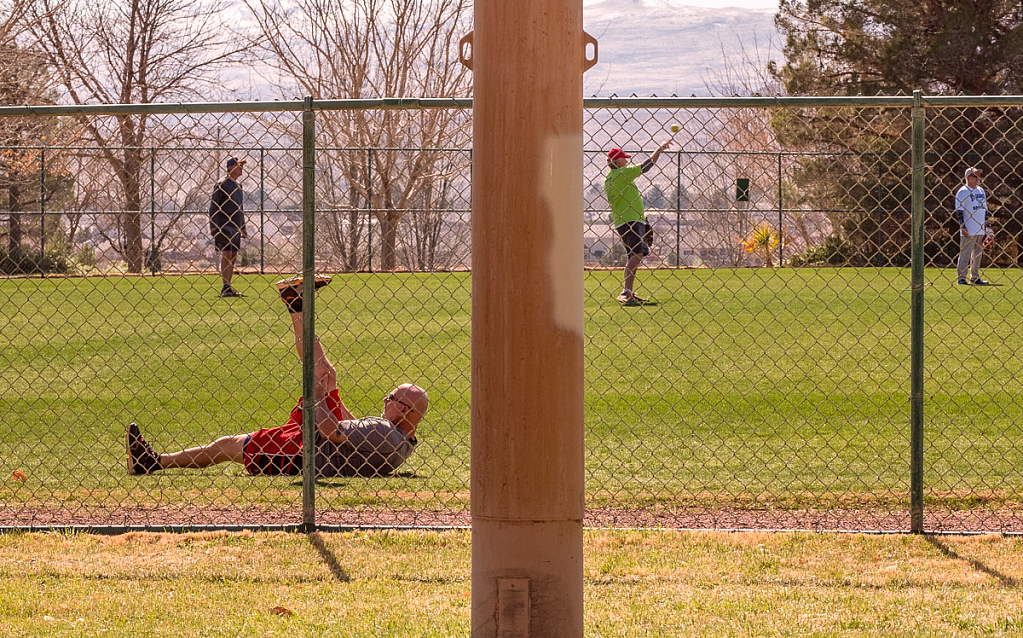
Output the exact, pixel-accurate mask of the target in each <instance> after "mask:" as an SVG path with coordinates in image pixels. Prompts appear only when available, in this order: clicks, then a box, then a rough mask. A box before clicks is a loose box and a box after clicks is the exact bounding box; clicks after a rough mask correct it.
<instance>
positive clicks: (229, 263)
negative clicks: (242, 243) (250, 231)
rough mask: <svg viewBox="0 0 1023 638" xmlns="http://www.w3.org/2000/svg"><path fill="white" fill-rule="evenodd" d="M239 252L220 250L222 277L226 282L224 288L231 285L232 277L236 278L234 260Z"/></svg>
mask: <svg viewBox="0 0 1023 638" xmlns="http://www.w3.org/2000/svg"><path fill="white" fill-rule="evenodd" d="M237 258H238V253H237V252H235V251H233V250H222V251H220V278H221V280H223V282H224V288H230V287H231V279H232V278H234V262H235V259H237Z"/></svg>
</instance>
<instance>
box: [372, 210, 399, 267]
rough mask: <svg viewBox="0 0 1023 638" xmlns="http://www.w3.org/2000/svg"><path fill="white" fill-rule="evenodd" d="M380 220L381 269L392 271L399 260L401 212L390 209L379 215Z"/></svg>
mask: <svg viewBox="0 0 1023 638" xmlns="http://www.w3.org/2000/svg"><path fill="white" fill-rule="evenodd" d="M377 219H378V220H379V221H380V235H381V238H380V270H383V271H386V272H391V271H393V270H394V269H395V266H396V264H397V261H398V259H397V258H398V248H397V247H398V222H400V221H401V213H400V212H399V211H396V210H389V211H386V212H384V213H380V214H379V215H377Z"/></svg>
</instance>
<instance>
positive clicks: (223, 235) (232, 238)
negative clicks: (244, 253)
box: [213, 224, 242, 252]
mask: <svg viewBox="0 0 1023 638" xmlns="http://www.w3.org/2000/svg"><path fill="white" fill-rule="evenodd" d="M213 245H215V246H216V247H217V250H232V251H234V252H238V251H240V250H241V249H242V231H241V230H239V229H238V228H237V227H235V226H232V225H231V224H226V225H224V226H222V227H220V228H218V229H216V232H214V233H213Z"/></svg>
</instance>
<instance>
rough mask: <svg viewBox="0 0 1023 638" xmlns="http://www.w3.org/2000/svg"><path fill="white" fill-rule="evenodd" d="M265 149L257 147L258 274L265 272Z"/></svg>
mask: <svg viewBox="0 0 1023 638" xmlns="http://www.w3.org/2000/svg"><path fill="white" fill-rule="evenodd" d="M265 155H266V149H265V148H263V147H260V148H259V274H261V275H262V274H265V273H266V254H265V245H266V202H265V200H266V191H265V190H264V189H265V188H266V172H265V167H266V163H265V161H266V157H265Z"/></svg>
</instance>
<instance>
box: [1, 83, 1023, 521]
mask: <svg viewBox="0 0 1023 638" xmlns="http://www.w3.org/2000/svg"><path fill="white" fill-rule="evenodd" d="M585 105H586V110H585V121H584V131H585V133H584V142H583V158H582V161H583V165H584V180H585V182H584V184H582V185H581V187H582V188H583V193H584V201H585V208H584V210H583V211H581V213H580V220H581V223H582V224H583V225H584V233H583V235H584V242H585V246H584V248H585V251H584V259H585V263H584V264H581V266H585V267H587V269H588V271H587V275H586V278H585V282H586V359H587V366H586V375H587V393H586V402H587V406H586V408H587V411H586V427H587V439H586V446H587V450H586V453H587V457H586V458H587V465H586V467H587V505H588V512H589V513H588V523H590V524H594V525H612V526H614V525H625V526H636V525H656V526H661V525H666V526H677V527H713V528H800V529H858V530H910V529H913V530H916V531H920V530H922V529H926V530H928V531H970V530H976V531H1007V532H1020V531H1023V507H1021V502H1023V477H1021V476H1020V473H1019V471H1018V468H1019V467H1020V466H1021V465H1023V450H1021V448H1020V446H1019V443H1018V441H1020V440H1021V438H1023V437H1021V436H1020V435H1021V434H1023V430H1021V426H1020V422H1021V421H1020V418H1019V417H1020V412H1021V409H1023V388H1021V387H1020V381H1019V379H1020V378H1023V375H1021V374H1020V373H1021V372H1023V371H1021V370H1017V368H1019V367H1020V365H1021V364H1020V363H1019V361H1020V360H1021V359H1020V357H1019V355H1018V353H1019V350H1020V348H1021V346H1023V342H1020V338H1019V337H1018V335H1019V334H1021V330H1020V328H1021V326H1020V325H1019V324H1020V319H1019V317H1020V312H1019V309H1020V304H1021V303H1023V296H1021V294H1020V290H1021V287H1020V283H1021V282H1020V279H1021V275H1020V271H1019V270H1018V263H1019V260H1020V259H1021V258H1023V257H1021V250H1020V241H1021V235H1023V225H1021V221H1020V220H1021V219H1023V218H1020V217H1019V215H1020V214H1021V213H1020V211H1021V210H1023V209H1021V206H1020V204H1021V202H1020V201H1019V195H1018V193H1019V185H1020V184H1019V182H1020V178H1021V175H1023V171H1021V170H1020V169H1019V168H1018V167H1019V166H1020V162H1019V161H1017V160H1018V155H1017V154H1018V153H1019V151H1020V148H1021V146H1020V145H1021V140H1020V139H1019V137H1020V136H1021V134H1020V133H1019V132H1018V131H1020V130H1023V127H1020V126H1019V122H1020V120H1021V119H1023V109H1021V107H1023V98H924V97H922V96H916V97H893V98H881V97H878V98H848V99H842V98H777V99H767V98H750V99H738V98H733V99H718V100H715V99H695V98H693V99H675V98H672V99H645V98H628V99H617V98H607V99H596V98H595V99H591V100H587V101H586V103H585ZM470 107H471V102H469V101H467V100H440V99H438V100H429V99H413V100H376V101H374V100H368V101H357V102H315V103H313V102H306V103H274V104H265V103H263V104H260V103H231V104H203V105H148V106H119V107H96V108H95V109H93V108H91V107H75V108H70V107H68V108H64V107H8V108H3V109H0V126H3V127H5V128H8V129H9V130H17V129H18V127H19V126H20V125H21V124H19V123H24V122H31V123H32V126H31V127H28V126H25V127H24V128H25V130H32V131H37V132H38V131H44V132H45V139H39V140H30V141H28V142H26V143H25V144H22V145H18V146H10V147H8V148H5V149H3V156H2V157H3V159H2V161H0V181H2V183H0V186H2V188H0V227H2V230H0V249H2V250H0V270H2V271H3V272H4V274H5V275H7V276H6V277H5V278H3V279H0V298H2V299H3V300H4V304H3V310H2V313H3V319H4V325H3V327H2V329H0V332H2V336H3V345H2V346H0V352H2V357H3V372H2V373H0V405H2V406H3V412H4V415H5V416H4V420H5V428H4V429H3V434H0V471H2V475H3V478H5V479H7V477H10V480H5V481H4V483H3V484H2V485H0V497H2V500H0V526H4V527H26V526H51V525H56V526H67V525H71V526H83V527H86V526H92V527H126V526H143V527H166V526H174V527H178V526H180V527H201V526H238V525H256V526H298V525H303V524H308V523H309V517H310V512H312V516H313V517H314V519H315V522H316V524H317V525H320V526H330V525H399V526H405V525H412V526H437V525H464V524H467V523H468V520H469V519H468V499H469V494H468V484H469V482H468V456H469V455H468V445H469V401H470V391H471V388H470V387H469V353H468V347H469V342H470V339H469V326H470V315H471V304H470V290H471V273H470V272H469V264H470V260H471V250H472V247H471V245H470V241H469V225H470V222H471V219H470V208H471V185H472V176H471V148H470V144H469V141H470V138H471V135H470V127H471V112H470ZM303 111H304V112H305V114H306V115H307V117H306V118H305V119H304V118H303ZM308 116H311V117H308ZM124 117H135V118H142V119H144V121H145V122H146V125H147V127H148V128H146V134H145V136H144V137H145V140H144V141H145V143H144V144H143V145H140V146H126V147H123V148H101V147H98V146H97V145H94V144H90V143H89V135H88V127H89V126H93V127H99V128H104V127H106V128H111V127H116V126H117V124H118V118H124ZM310 121H312V122H314V124H313V125H312V127H310V126H309V125H308V122H310ZM40 122H42V123H43V124H44V125H43V126H39V124H40ZM673 124H675V125H678V126H679V128H680V131H679V132H678V133H675V134H672V133H671V132H670V130H671V126H672V125H673ZM375 127H376V128H381V129H382V128H387V127H391V129H388V130H393V127H398V128H399V129H400V130H403V131H408V139H407V143H405V144H397V145H395V144H393V140H394V136H389V137H388V138H387V139H389V140H391V142H392V143H391V144H389V145H381V146H377V147H374V146H372V145H366V144H364V143H359V144H355V143H353V141H355V140H353V139H352V137H351V131H353V130H360V131H363V132H366V131H370V132H372V130H374V128H375ZM672 135H673V139H674V146H673V147H671V148H669V149H668V150H667V151H666V152H665V153H664V154H663V156H662V157H661V158H660V160H659V161H658V162H657V163H656V164H655V166H654V167H653V168H652V170H650V171H649V172H647V173H646V174H644V175H643V176H642V177H641V178H639V180H638V183H639V185H640V189H641V191H642V193H643V198H644V203H645V206H646V209H647V217H648V220H649V221H650V222H651V223H652V225H653V228H654V236H655V239H654V244H653V254H652V255H651V257H650V258H649V259H648V260H647V261H646V263H645V265H646V266H648V267H649V268H644V269H642V270H641V271H640V273H639V275H638V281H639V286H640V289H641V290H642V291H644V292H645V296H650V297H651V298H652V299H653V300H654V302H655V303H653V304H648V305H645V306H640V307H635V308H630V307H622V306H621V305H619V304H618V303H617V302H616V301H615V296H616V295H617V294H618V293H619V292H620V290H621V276H622V271H621V268H622V266H623V265H624V262H625V254H624V251H623V249H622V247H621V244H620V241H618V238H617V234H616V233H615V232H614V230H613V229H612V228H610V226H609V221H610V215H609V209H608V204H607V201H606V199H605V198H604V194H603V179H604V174H605V173H606V153H607V150H608V149H610V148H611V147H621V148H623V149H625V150H626V152H628V153H631V154H632V155H634V156H635V159H636V160H640V161H641V160H642V159H644V158H645V157H646V156H647V154H649V153H650V152H651V151H652V150H653V148H655V147H656V145H657V144H659V143H660V142H662V141H663V140H664V139H666V138H667V137H668V136H672ZM365 140H366V136H365V135H363V136H362V137H360V138H359V141H360V142H365ZM306 150H311V151H313V153H314V155H313V156H314V158H315V167H316V179H315V182H314V190H310V189H309V186H308V185H307V184H304V182H303V153H304V152H305V151H306ZM230 156H238V157H243V158H245V159H247V160H248V161H247V163H246V166H245V172H244V174H243V176H242V178H241V179H240V183H241V184H242V186H243V188H244V191H245V199H244V209H245V213H246V217H247V219H246V226H247V228H248V233H247V234H248V237H247V238H245V239H244V240H243V244H242V250H241V251H240V254H239V260H238V267H239V275H237V279H236V286H237V288H238V289H239V290H240V291H241V292H242V293H243V294H244V295H245V296H244V297H241V298H237V299H224V298H220V297H219V296H218V295H217V291H218V290H219V276H218V274H217V267H218V261H217V259H218V258H217V255H216V254H215V253H214V251H213V247H212V242H211V239H210V237H209V228H208V226H209V220H208V217H207V209H208V206H209V197H210V193H211V192H212V188H213V185H214V184H215V183H216V181H217V180H219V179H222V178H223V176H224V162H225V160H226V159H227V158H228V157H230ZM972 166H977V167H980V168H982V170H983V171H984V173H985V175H984V179H983V182H982V186H984V187H985V188H986V191H987V195H988V201H989V209H990V213H991V218H992V231H993V236H994V243H993V245H992V246H991V247H989V248H988V249H987V250H986V253H985V268H984V276H985V278H987V279H990V280H991V282H992V283H994V284H997V285H994V286H989V287H979V286H959V285H958V284H957V283H956V274H955V270H954V268H955V260H956V256H957V254H958V250H959V238H958V223H957V222H956V220H955V218H954V216H953V214H952V208H953V204H952V202H953V197H954V194H955V191H956V190H957V189H958V188H959V186H961V183H962V182H963V179H964V178H963V174H964V171H965V169H966V168H968V167H972ZM5 197H6V199H4V198H5ZM306 202H314V203H315V206H314V208H311V209H310V212H312V214H314V215H315V220H316V224H315V228H316V230H315V237H313V238H306V237H305V236H304V234H303V229H304V225H303V219H304V216H305V215H307V214H310V213H309V212H306V211H305V210H304V205H305V204H306ZM304 251H312V254H313V256H314V258H315V262H316V267H317V269H318V270H320V271H322V272H327V273H331V274H333V275H335V276H334V280H333V281H332V282H331V284H330V286H329V287H327V288H325V289H323V290H322V291H320V292H319V293H318V294H317V305H316V318H315V321H316V326H317V334H318V335H320V337H321V339H322V341H323V345H324V348H325V350H326V351H327V353H328V354H329V355H330V357H331V359H332V360H333V361H334V364H335V366H336V368H337V370H338V379H339V381H338V383H339V386H340V388H341V392H342V396H343V398H344V400H345V403H346V405H348V407H349V408H350V409H351V410H352V412H354V413H355V414H356V415H357V416H363V415H370V414H377V413H379V412H380V410H381V409H382V406H383V403H382V402H383V397H384V396H385V395H386V394H387V393H388V392H389V390H390V389H391V388H392V387H394V386H395V385H396V384H398V383H400V382H401V381H403V380H414V381H415V382H417V383H419V384H421V385H423V386H424V387H426V388H427V390H428V391H429V392H430V396H431V401H432V407H431V410H430V412H429V415H428V417H427V419H426V420H425V421H424V422H423V425H422V429H421V430H420V432H419V434H418V436H419V439H420V443H419V445H418V446H417V448H416V451H415V453H414V454H413V456H412V457H411V458H410V459H409V461H408V462H407V463H406V464H405V465H403V466H402V467H400V468H399V469H398V470H397V471H396V472H395V473H394V474H393V475H391V476H387V477H371V478H364V477H350V478H321V479H319V480H317V481H315V482H314V481H313V480H312V478H313V477H311V476H310V477H306V479H305V480H304V481H303V479H302V477H286V476H278V477H265V476H255V477H253V476H249V475H248V474H246V473H245V471H244V470H243V469H241V467H240V466H238V465H234V464H229V465H223V466H216V467H213V468H210V469H205V470H181V471H169V472H164V473H160V474H157V475H153V476H140V477H136V476H126V475H125V470H124V463H125V459H124V456H125V454H124V435H125V434H124V433H125V427H126V425H127V423H129V422H132V421H135V422H138V423H140V424H141V426H142V427H143V429H144V432H145V434H146V436H147V439H149V440H150V441H151V442H152V443H153V444H154V446H156V447H157V448H158V449H159V451H163V452H168V451H173V450H178V449H185V448H189V447H191V446H195V445H201V444H205V443H208V442H210V441H212V440H214V439H216V438H218V437H221V436H224V435H234V434H242V433H246V432H252V431H255V430H258V429H260V428H265V427H272V426H275V425H280V424H283V423H284V422H285V421H286V420H287V418H288V414H287V413H288V412H289V411H290V410H291V408H292V407H293V406H294V404H295V402H296V400H297V397H298V396H299V395H300V394H301V388H302V368H301V363H300V362H299V360H298V358H297V357H296V356H295V354H294V352H295V347H294V342H293V336H292V334H291V330H292V329H291V325H290V323H289V322H288V317H287V312H286V310H285V309H284V306H283V304H282V302H281V301H280V300H279V299H278V298H277V290H276V288H275V287H274V286H273V282H274V281H275V280H277V279H279V278H280V277H282V276H284V275H285V274H293V273H295V272H297V271H299V270H300V269H301V266H302V260H303V254H304ZM38 275H44V276H38ZM79 275H88V276H79ZM545 373H547V372H545ZM313 497H315V504H314V506H313V500H312V499H313Z"/></svg>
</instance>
